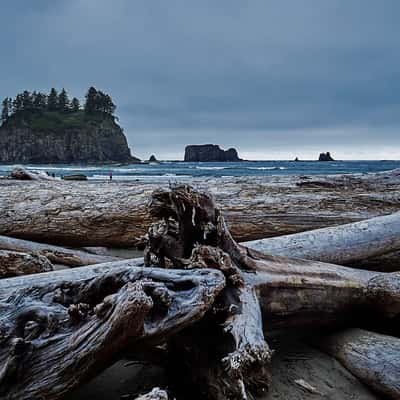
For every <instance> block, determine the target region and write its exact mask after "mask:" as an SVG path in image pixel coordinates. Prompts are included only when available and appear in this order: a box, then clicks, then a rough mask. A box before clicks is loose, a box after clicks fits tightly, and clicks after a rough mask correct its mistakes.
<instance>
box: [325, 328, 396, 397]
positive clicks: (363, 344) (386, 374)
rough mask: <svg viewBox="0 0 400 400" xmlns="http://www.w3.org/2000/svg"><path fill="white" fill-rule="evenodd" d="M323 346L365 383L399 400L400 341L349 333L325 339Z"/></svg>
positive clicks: (391, 338) (348, 331) (379, 336)
mask: <svg viewBox="0 0 400 400" xmlns="http://www.w3.org/2000/svg"><path fill="white" fill-rule="evenodd" d="M320 345H321V347H322V349H323V350H325V351H327V352H328V353H329V354H331V355H332V356H334V357H336V358H337V359H338V360H339V361H340V362H341V363H342V364H343V365H344V366H345V367H346V368H347V369H348V370H349V371H350V372H351V373H352V374H353V375H355V376H356V377H358V378H359V379H360V380H361V381H362V382H364V383H365V384H367V385H369V386H371V387H372V388H373V389H374V390H376V391H377V392H380V393H381V394H383V395H385V396H387V397H388V398H391V399H393V400H398V399H400V339H398V338H394V337H391V336H386V335H380V334H377V333H373V332H368V331H364V330H361V329H349V330H345V331H343V332H340V333H336V334H333V335H331V336H329V337H327V338H324V339H322V341H321V343H320Z"/></svg>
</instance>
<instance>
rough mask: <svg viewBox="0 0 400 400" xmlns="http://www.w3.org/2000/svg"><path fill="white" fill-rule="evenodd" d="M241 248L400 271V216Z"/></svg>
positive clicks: (375, 219)
mask: <svg viewBox="0 0 400 400" xmlns="http://www.w3.org/2000/svg"><path fill="white" fill-rule="evenodd" d="M242 244H243V245H244V246H246V247H249V248H251V249H253V250H257V251H259V252H261V253H265V254H273V255H282V256H287V257H294V258H304V259H307V260H316V261H323V262H327V263H333V264H341V265H352V264H353V265H354V264H357V263H359V262H363V265H362V266H363V268H367V267H368V265H369V264H368V260H371V264H370V265H371V267H372V269H373V268H375V269H376V268H380V269H381V270H386V271H390V270H393V271H395V270H400V261H399V258H398V257H397V256H398V253H397V251H398V250H400V212H397V213H394V214H391V215H386V216H383V217H376V218H371V219H368V220H365V221H360V222H355V223H352V224H345V225H340V226H335V227H328V228H322V229H315V230H312V231H308V232H302V233H297V234H293V235H286V236H279V237H276V238H268V239H262V240H255V241H251V242H245V243H242ZM388 254H390V257H389V256H388ZM385 255H386V256H385ZM381 256H384V257H381ZM379 260H381V261H382V263H381V264H379Z"/></svg>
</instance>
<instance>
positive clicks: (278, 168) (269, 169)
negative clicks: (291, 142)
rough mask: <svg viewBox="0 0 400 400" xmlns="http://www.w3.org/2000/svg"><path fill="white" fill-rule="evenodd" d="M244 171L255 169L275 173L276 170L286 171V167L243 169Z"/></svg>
mask: <svg viewBox="0 0 400 400" xmlns="http://www.w3.org/2000/svg"><path fill="white" fill-rule="evenodd" d="M245 169H257V170H260V171H265V170H268V171H277V170H282V169H287V168H286V167H245Z"/></svg>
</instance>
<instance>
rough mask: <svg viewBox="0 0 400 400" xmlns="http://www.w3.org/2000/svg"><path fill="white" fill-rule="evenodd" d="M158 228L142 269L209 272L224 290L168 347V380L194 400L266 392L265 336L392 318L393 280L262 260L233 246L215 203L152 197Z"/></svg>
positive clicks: (184, 194) (398, 276) (398, 290)
mask: <svg viewBox="0 0 400 400" xmlns="http://www.w3.org/2000/svg"><path fill="white" fill-rule="evenodd" d="M150 210H151V212H152V215H153V216H154V217H155V218H160V221H159V222H158V223H155V224H153V225H152V226H151V228H150V230H149V246H148V248H147V251H146V261H147V262H148V263H153V262H156V263H158V264H159V265H160V266H165V267H170V266H174V267H180V268H205V267H207V268H216V269H219V270H221V271H222V272H223V273H224V274H225V277H226V280H227V285H226V287H225V289H224V291H223V294H222V295H221V296H220V297H219V298H218V302H217V303H216V304H215V305H214V312H215V314H214V315H210V316H208V318H205V319H203V320H202V321H200V323H199V324H198V325H197V326H193V327H189V328H188V329H187V330H186V331H184V332H182V333H181V334H178V335H176V336H174V337H173V338H172V339H171V343H170V347H171V349H172V356H171V362H172V363H173V366H172V367H171V368H170V370H171V371H173V372H174V373H176V374H177V376H178V377H179V383H180V385H182V382H187V383H188V385H192V384H195V385H196V387H197V388H198V389H197V390H198V391H199V395H200V397H201V396H203V397H207V398H211V399H226V398H230V399H241V400H243V399H247V398H248V394H247V393H248V392H249V391H250V392H258V391H260V390H261V391H262V390H266V389H267V388H268V386H269V382H270V374H269V368H268V363H269V360H270V357H271V355H272V352H271V350H270V349H269V346H268V344H267V343H266V341H265V339H264V333H265V332H269V331H271V330H272V329H289V328H296V329H297V328H298V327H300V326H316V325H318V326H323V325H332V324H337V323H340V324H343V323H346V322H348V321H349V320H350V319H351V321H352V323H355V322H356V318H355V315H358V318H359V319H360V320H362V319H363V318H366V317H370V316H371V315H375V316H381V317H382V318H383V317H386V318H392V317H395V316H397V315H398V314H399V313H400V273H379V272H369V271H363V270H357V269H352V268H346V267H341V266H337V265H333V264H327V263H321V262H315V261H306V260H301V259H291V258H287V257H281V256H268V255H264V254H262V253H259V252H256V251H254V250H251V249H249V248H246V247H244V246H240V245H238V244H237V243H236V242H235V241H234V240H233V239H232V237H231V235H230V233H229V231H228V229H227V227H226V225H225V222H224V219H223V217H222V215H221V213H220V211H219V209H218V208H217V207H216V205H215V202H214V199H213V197H212V196H211V195H209V194H207V193H200V192H195V191H193V190H191V189H190V188H189V187H186V186H177V187H174V188H172V190H169V191H163V190H158V191H156V192H155V193H154V194H153V199H152V203H151V205H150Z"/></svg>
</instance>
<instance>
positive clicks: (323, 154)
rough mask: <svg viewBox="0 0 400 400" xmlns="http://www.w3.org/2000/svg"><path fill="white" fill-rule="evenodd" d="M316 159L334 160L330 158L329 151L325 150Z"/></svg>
mask: <svg viewBox="0 0 400 400" xmlns="http://www.w3.org/2000/svg"><path fill="white" fill-rule="evenodd" d="M318 161H335V160H334V159H333V158H332V156H331V153H330V152H329V151H327V152H326V153H320V155H319V158H318Z"/></svg>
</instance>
